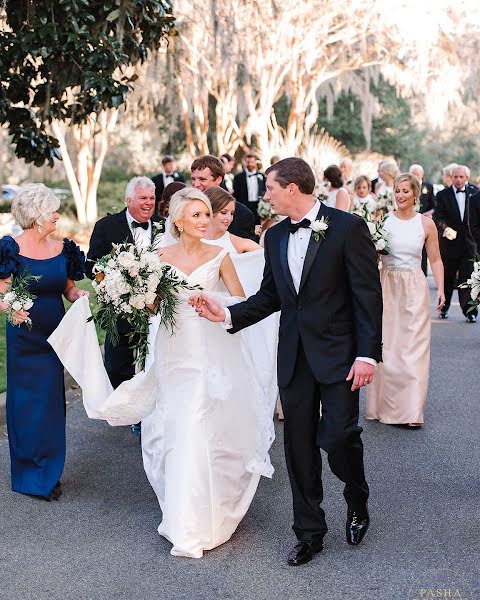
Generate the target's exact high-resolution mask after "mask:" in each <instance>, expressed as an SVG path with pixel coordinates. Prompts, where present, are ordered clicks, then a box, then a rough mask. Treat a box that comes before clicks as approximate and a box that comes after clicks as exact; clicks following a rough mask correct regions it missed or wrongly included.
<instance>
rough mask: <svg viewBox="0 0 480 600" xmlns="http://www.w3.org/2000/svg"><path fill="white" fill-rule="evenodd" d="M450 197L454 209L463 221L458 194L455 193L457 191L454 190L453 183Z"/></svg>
mask: <svg viewBox="0 0 480 600" xmlns="http://www.w3.org/2000/svg"><path fill="white" fill-rule="evenodd" d="M450 197H451V200H452V205H453V210H454V212H455V214H456V215H457V218H458V220H459V221H460V222H461V221H462V215H461V214H460V209H459V207H458V202H457V196H456V195H455V192H454V191H453V185H452V187H451V188H450ZM466 206H467V192H465V207H466ZM465 212H466V211H465Z"/></svg>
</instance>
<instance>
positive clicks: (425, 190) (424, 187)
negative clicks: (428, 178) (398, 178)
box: [422, 185, 428, 195]
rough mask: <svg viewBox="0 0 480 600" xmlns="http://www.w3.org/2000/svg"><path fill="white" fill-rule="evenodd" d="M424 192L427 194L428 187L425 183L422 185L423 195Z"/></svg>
mask: <svg viewBox="0 0 480 600" xmlns="http://www.w3.org/2000/svg"><path fill="white" fill-rule="evenodd" d="M424 194H428V188H427V186H426V185H424V186H423V188H422V195H424Z"/></svg>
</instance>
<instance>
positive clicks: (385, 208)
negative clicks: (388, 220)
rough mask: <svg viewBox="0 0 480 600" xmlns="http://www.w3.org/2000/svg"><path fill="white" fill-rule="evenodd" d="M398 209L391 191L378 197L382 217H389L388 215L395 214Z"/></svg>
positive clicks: (378, 208)
mask: <svg viewBox="0 0 480 600" xmlns="http://www.w3.org/2000/svg"><path fill="white" fill-rule="evenodd" d="M396 208H397V205H396V203H395V199H394V197H393V194H392V193H391V192H390V191H388V190H386V191H384V192H383V193H381V194H379V195H378V196H377V211H379V212H380V214H381V215H382V216H387V215H388V213H391V212H393V211H394V210H396Z"/></svg>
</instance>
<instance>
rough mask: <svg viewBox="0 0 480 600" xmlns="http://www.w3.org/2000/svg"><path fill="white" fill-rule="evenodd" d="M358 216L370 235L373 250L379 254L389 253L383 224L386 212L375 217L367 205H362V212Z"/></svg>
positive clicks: (386, 233)
mask: <svg viewBox="0 0 480 600" xmlns="http://www.w3.org/2000/svg"><path fill="white" fill-rule="evenodd" d="M359 216H361V217H362V219H363V220H364V221H365V223H366V224H367V227H368V231H369V232H370V237H371V238H372V242H373V245H374V246H375V250H376V251H377V252H378V253H379V254H383V255H387V254H389V252H390V249H389V247H388V231H387V230H386V229H385V227H384V226H383V224H384V222H385V219H386V218H387V216H388V213H385V214H383V215H381V216H380V217H378V218H377V219H375V215H373V214H372V213H371V212H370V210H369V209H368V206H367V205H364V206H363V209H362V214H361V215H359Z"/></svg>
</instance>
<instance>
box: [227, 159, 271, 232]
mask: <svg viewBox="0 0 480 600" xmlns="http://www.w3.org/2000/svg"><path fill="white" fill-rule="evenodd" d="M264 194H265V175H264V174H263V173H260V172H259V171H257V158H256V156H254V155H253V154H247V156H246V157H245V169H244V170H243V171H242V172H241V173H237V174H236V175H235V177H234V178H233V195H234V197H235V200H237V201H238V202H241V203H242V204H243V205H244V206H248V208H249V209H250V210H251V211H252V212H253V214H254V215H255V224H257V225H259V224H260V217H259V216H258V212H257V208H258V201H259V199H260V197H261V196H263V195H264Z"/></svg>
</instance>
